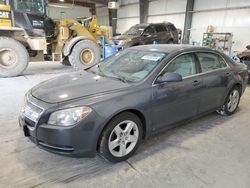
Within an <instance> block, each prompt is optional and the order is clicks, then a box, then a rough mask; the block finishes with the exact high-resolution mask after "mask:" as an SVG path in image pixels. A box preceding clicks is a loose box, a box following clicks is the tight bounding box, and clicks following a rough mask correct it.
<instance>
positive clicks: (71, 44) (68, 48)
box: [63, 36, 89, 56]
mask: <svg viewBox="0 0 250 188" xmlns="http://www.w3.org/2000/svg"><path fill="white" fill-rule="evenodd" d="M86 39H88V40H89V38H88V37H86V36H78V37H74V38H72V39H71V40H69V41H67V42H66V43H65V45H64V47H63V55H64V56H68V55H70V53H71V51H72V49H73V47H74V46H75V44H76V43H78V42H79V41H81V40H86Z"/></svg>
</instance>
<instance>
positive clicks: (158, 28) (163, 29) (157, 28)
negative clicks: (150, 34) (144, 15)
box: [155, 25, 166, 33]
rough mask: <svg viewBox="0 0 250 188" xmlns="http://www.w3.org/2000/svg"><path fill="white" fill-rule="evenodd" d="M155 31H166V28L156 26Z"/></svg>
mask: <svg viewBox="0 0 250 188" xmlns="http://www.w3.org/2000/svg"><path fill="white" fill-rule="evenodd" d="M155 30H156V32H157V33H160V32H164V31H166V28H165V27H164V26H163V25H156V26H155Z"/></svg>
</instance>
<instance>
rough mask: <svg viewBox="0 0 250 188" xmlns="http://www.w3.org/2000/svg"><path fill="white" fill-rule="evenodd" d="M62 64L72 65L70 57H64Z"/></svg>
mask: <svg viewBox="0 0 250 188" xmlns="http://www.w3.org/2000/svg"><path fill="white" fill-rule="evenodd" d="M62 64H63V65H65V66H71V64H70V62H69V58H68V57H65V58H64V60H63V61H62Z"/></svg>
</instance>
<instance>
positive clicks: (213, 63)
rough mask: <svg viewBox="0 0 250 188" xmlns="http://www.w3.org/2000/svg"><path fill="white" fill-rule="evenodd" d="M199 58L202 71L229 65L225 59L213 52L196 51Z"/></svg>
mask: <svg viewBox="0 0 250 188" xmlns="http://www.w3.org/2000/svg"><path fill="white" fill-rule="evenodd" d="M196 54H197V57H198V59H199V62H200V65H201V70H202V72H209V71H212V70H216V69H220V68H224V67H227V64H226V63H225V61H224V59H223V58H222V57H220V56H219V55H217V54H213V53H204V52H199V53H196Z"/></svg>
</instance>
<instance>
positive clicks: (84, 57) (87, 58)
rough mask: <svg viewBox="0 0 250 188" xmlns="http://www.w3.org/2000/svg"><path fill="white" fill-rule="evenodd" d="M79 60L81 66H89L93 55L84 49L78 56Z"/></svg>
mask: <svg viewBox="0 0 250 188" xmlns="http://www.w3.org/2000/svg"><path fill="white" fill-rule="evenodd" d="M80 59H81V62H82V63H83V64H86V65H88V64H91V63H92V62H93V59H94V53H93V52H92V51H91V50H90V49H84V50H83V51H82V52H81V54H80Z"/></svg>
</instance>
